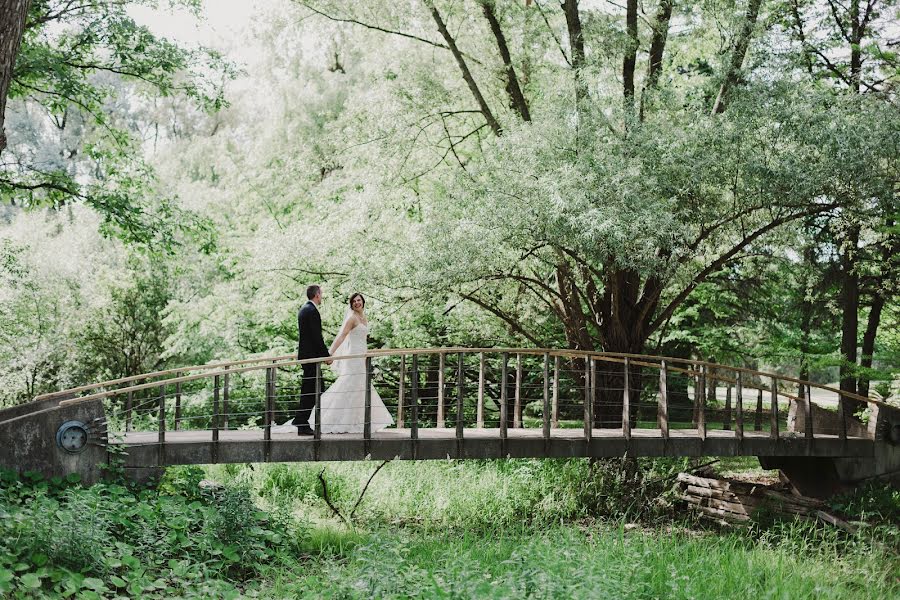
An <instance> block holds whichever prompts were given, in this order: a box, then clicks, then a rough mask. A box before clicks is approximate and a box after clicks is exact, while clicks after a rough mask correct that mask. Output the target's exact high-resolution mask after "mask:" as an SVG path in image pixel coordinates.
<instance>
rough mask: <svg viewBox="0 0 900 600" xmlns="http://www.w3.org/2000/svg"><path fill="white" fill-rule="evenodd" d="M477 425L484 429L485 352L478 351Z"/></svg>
mask: <svg viewBox="0 0 900 600" xmlns="http://www.w3.org/2000/svg"><path fill="white" fill-rule="evenodd" d="M475 427H477V428H478V429H484V352H479V353H478V407H477V409H476V414H475Z"/></svg>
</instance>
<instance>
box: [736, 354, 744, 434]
mask: <svg viewBox="0 0 900 600" xmlns="http://www.w3.org/2000/svg"><path fill="white" fill-rule="evenodd" d="M735 379H737V382H736V383H735V394H734V404H735V415H734V432H735V435H736V436H737V439H739V440H742V439H744V384H743V377H742V376H741V372H740V371H738V372H737V377H736V378H735Z"/></svg>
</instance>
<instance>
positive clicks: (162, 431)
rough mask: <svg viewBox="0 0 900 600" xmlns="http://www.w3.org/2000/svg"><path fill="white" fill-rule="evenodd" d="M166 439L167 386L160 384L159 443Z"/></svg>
mask: <svg viewBox="0 0 900 600" xmlns="http://www.w3.org/2000/svg"><path fill="white" fill-rule="evenodd" d="M165 441H166V386H165V384H163V385H161V386H159V443H160V444H163V443H165Z"/></svg>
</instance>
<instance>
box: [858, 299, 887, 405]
mask: <svg viewBox="0 0 900 600" xmlns="http://www.w3.org/2000/svg"><path fill="white" fill-rule="evenodd" d="M876 294H877V295H876V296H875V299H874V300H873V301H872V307H871V308H870V309H869V320H868V323H867V324H866V332H865V333H864V334H863V342H862V353H861V354H862V356H861V357H860V363H859V366H860V367H862V372H861V373H860V374H859V387H858V388H857V390H856V393H857V394H859V395H861V396H868V395H869V374H868V373H867V372H866V370H867V369H871V368H872V355H873V354H874V352H875V337H876V335H877V334H878V325H879V324H880V323H881V311H882V309H883V308H884V295H883V294H880V293H876Z"/></svg>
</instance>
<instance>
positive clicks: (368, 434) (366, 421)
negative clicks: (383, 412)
mask: <svg viewBox="0 0 900 600" xmlns="http://www.w3.org/2000/svg"><path fill="white" fill-rule="evenodd" d="M364 398H365V406H364V409H363V440H364V442H365V444H364V445H365V452H366V454H368V453H369V444H370V442H371V441H372V357H371V356H367V357H366V393H365V396H364Z"/></svg>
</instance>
